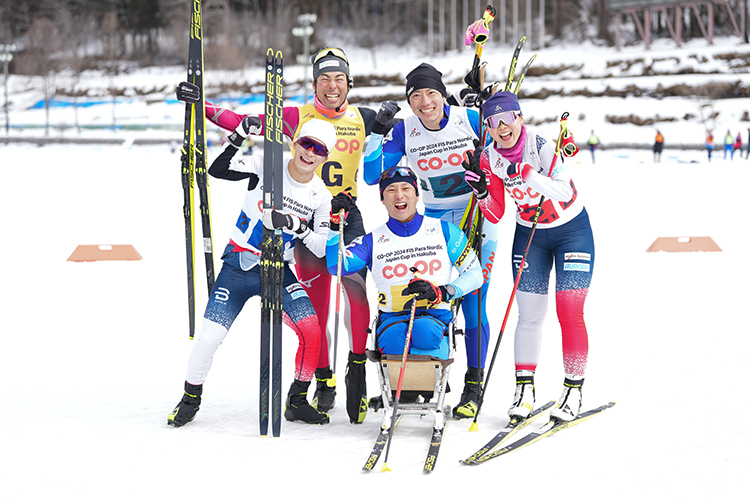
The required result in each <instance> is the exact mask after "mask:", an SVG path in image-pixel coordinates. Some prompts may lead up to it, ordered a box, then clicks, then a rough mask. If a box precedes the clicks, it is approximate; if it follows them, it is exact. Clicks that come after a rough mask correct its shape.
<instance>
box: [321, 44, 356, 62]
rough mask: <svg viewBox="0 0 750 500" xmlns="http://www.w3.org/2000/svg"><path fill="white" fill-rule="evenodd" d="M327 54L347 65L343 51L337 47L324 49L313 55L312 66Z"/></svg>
mask: <svg viewBox="0 0 750 500" xmlns="http://www.w3.org/2000/svg"><path fill="white" fill-rule="evenodd" d="M328 54H332V55H334V56H336V57H338V58H340V59H343V60H344V62H345V63H346V64H349V59H347V58H346V54H344V51H343V50H341V49H340V48H338V47H328V48H325V49H321V51H320V52H318V53H317V54H315V58H314V59H313V64H315V63H316V62H318V61H320V60H321V59H322V58H324V57H325V56H327V55H328Z"/></svg>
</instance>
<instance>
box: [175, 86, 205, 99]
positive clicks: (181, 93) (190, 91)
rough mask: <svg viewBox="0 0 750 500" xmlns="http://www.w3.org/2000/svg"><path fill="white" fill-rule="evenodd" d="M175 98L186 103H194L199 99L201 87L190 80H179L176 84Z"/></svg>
mask: <svg viewBox="0 0 750 500" xmlns="http://www.w3.org/2000/svg"><path fill="white" fill-rule="evenodd" d="M177 100H178V101H180V102H184V103H187V104H196V103H197V102H198V101H200V100H201V89H200V88H198V86H197V85H195V84H193V83H190V82H180V84H179V85H178V86H177Z"/></svg>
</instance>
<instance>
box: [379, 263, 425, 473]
mask: <svg viewBox="0 0 750 500" xmlns="http://www.w3.org/2000/svg"><path fill="white" fill-rule="evenodd" d="M411 272H412V274H413V275H414V277H415V278H417V279H419V278H420V277H421V275H420V273H419V271H418V270H417V268H416V267H412V268H411ZM416 312H417V294H415V295H413V296H412V302H411V315H410V316H409V327H408V328H407V329H406V340H405V341H404V354H403V356H402V359H401V370H400V371H399V373H398V384H396V397H395V398H394V399H393V415H391V436H390V437H389V438H388V444H387V445H386V448H385V458H384V459H383V467H381V469H380V470H381V471H382V472H390V470H391V469H389V468H388V453H389V452H390V451H391V441H392V438H393V428H394V427H396V414H397V413H398V401H399V398H401V386H402V385H403V382H404V372H405V371H406V358H407V356H408V355H409V344H410V343H411V330H412V328H413V327H414V316H415V314H416Z"/></svg>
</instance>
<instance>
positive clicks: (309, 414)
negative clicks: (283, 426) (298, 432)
mask: <svg viewBox="0 0 750 500" xmlns="http://www.w3.org/2000/svg"><path fill="white" fill-rule="evenodd" d="M308 387H310V382H303V381H301V380H295V381H294V382H293V383H292V387H291V388H290V389H289V394H288V395H287V397H286V409H285V410H284V418H285V419H287V420H288V421H290V422H295V421H297V420H299V421H300V422H305V423H307V424H319V425H322V424H327V423H328V422H330V419H329V418H328V415H327V414H325V413H321V412H319V411H318V410H316V409H315V408H313V407H312V406H310V403H308V402H307V389H308Z"/></svg>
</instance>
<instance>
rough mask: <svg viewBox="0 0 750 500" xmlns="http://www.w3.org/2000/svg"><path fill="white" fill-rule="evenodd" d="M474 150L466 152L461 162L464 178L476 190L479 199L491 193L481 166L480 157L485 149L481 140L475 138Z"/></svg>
mask: <svg viewBox="0 0 750 500" xmlns="http://www.w3.org/2000/svg"><path fill="white" fill-rule="evenodd" d="M474 147H475V148H476V149H474V152H473V153H472V152H471V151H467V152H466V160H464V161H463V162H462V163H461V166H462V167H464V170H465V171H466V172H464V180H465V181H466V183H467V184H468V185H469V187H471V189H472V190H473V191H474V194H475V195H476V197H477V200H483V199H484V198H486V197H487V195H488V194H489V191H488V190H487V176H486V175H485V173H484V171H483V170H482V168H481V167H480V166H479V158H480V157H481V156H482V151H483V149H482V148H481V147H480V146H479V140H478V139H474ZM467 160H468V161H467Z"/></svg>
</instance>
